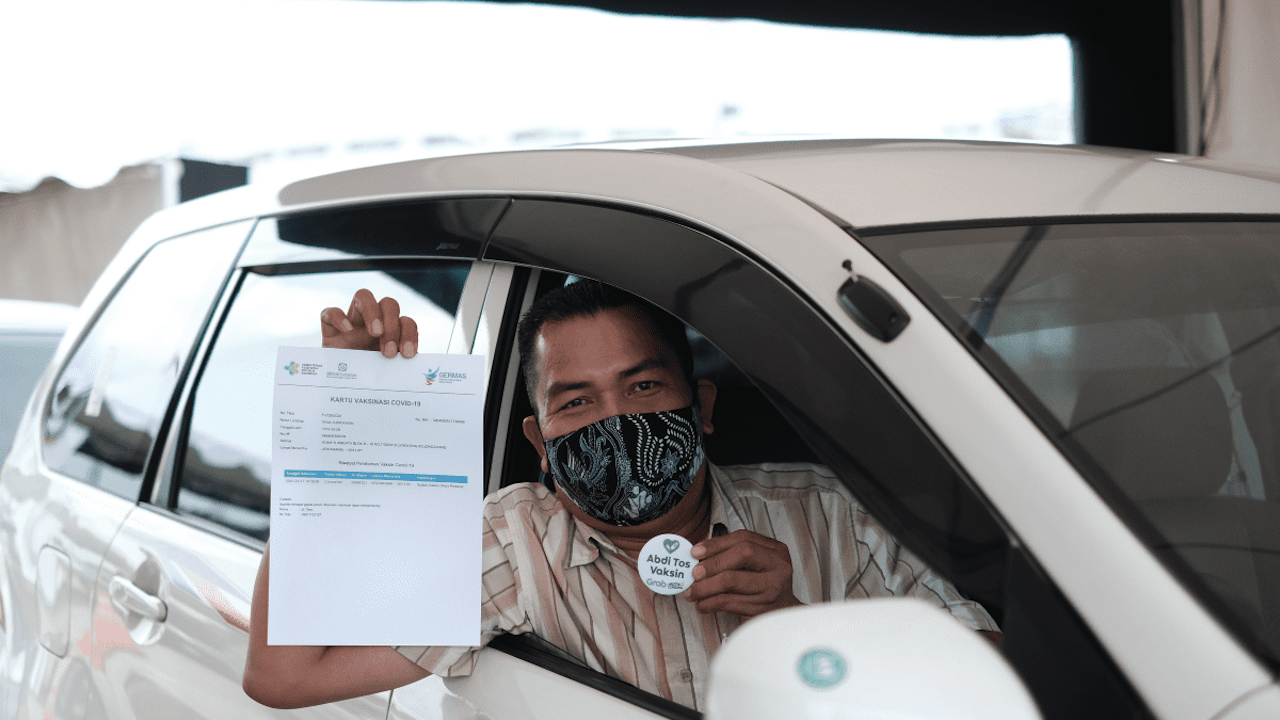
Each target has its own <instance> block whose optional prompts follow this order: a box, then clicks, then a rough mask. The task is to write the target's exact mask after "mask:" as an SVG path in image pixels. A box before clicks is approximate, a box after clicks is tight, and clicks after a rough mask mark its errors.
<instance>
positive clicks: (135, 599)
mask: <svg viewBox="0 0 1280 720" xmlns="http://www.w3.org/2000/svg"><path fill="white" fill-rule="evenodd" d="M107 591H108V592H109V593H110V594H111V602H113V603H115V604H116V606H117V607H123V608H125V609H127V610H129V611H130V612H135V613H138V614H139V615H141V616H143V617H145V618H147V619H149V620H154V621H156V622H164V619H165V618H166V617H168V616H169V607H168V606H167V605H165V604H164V601H163V600H161V599H160V598H158V597H156V596H155V595H152V594H151V593H148V592H147V591H146V590H143V589H142V588H140V587H138V586H137V585H134V584H133V583H131V582H129V581H128V580H125V579H124V578H122V577H119V576H116V577H113V578H111V584H110V585H109V586H108V588H107Z"/></svg>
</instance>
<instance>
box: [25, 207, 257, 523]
mask: <svg viewBox="0 0 1280 720" xmlns="http://www.w3.org/2000/svg"><path fill="white" fill-rule="evenodd" d="M237 226H239V227H243V228H244V238H243V239H242V240H241V241H240V245H239V247H238V248H237V249H236V251H235V252H234V253H232V258H231V262H229V263H228V264H227V269H226V272H225V274H224V275H223V277H222V280H221V283H220V284H219V285H218V287H217V289H216V290H215V291H214V297H215V298H221V297H222V296H223V295H225V294H226V291H227V287H228V284H229V283H230V282H231V278H232V277H233V275H234V268H235V265H236V263H237V262H238V261H239V258H240V256H241V254H242V253H243V252H244V248H245V245H246V244H247V243H248V241H249V238H250V237H251V236H252V234H253V230H254V228H255V226H256V221H254V220H236V221H233V222H227V223H220V224H217V225H211V226H209V227H204V228H200V229H198V230H192V231H189V232H184V233H179V234H178V235H173V236H170V237H166V238H163V239H160V240H157V241H155V242H153V243H150V244H149V245H148V246H147V247H146V249H145V250H144V251H142V252H141V253H139V254H138V256H137V257H135V258H133V260H132V262H131V263H130V265H129V266H128V268H127V269H125V270H124V271H123V272H122V273H121V274H120V277H119V279H117V280H116V282H115V283H114V284H113V285H112V286H111V288H110V290H108V291H107V293H106V294H105V295H104V296H103V297H102V299H101V301H100V302H99V303H98V304H97V306H96V307H94V309H93V312H92V313H91V314H90V315H89V316H88V317H86V318H85V319H84V322H83V324H80V325H79V326H78V331H77V334H76V336H75V338H74V339H73V340H71V341H70V342H69V343H68V345H67V349H66V351H65V352H63V353H61V355H60V356H59V355H58V354H57V351H56V350H55V355H54V362H56V366H54V367H53V368H50V369H49V370H48V372H49V373H50V383H49V387H48V388H47V390H46V392H45V396H44V397H43V398H41V400H40V403H41V407H40V414H39V418H38V422H39V432H40V435H41V438H43V437H44V432H45V430H44V428H45V423H46V422H47V420H48V418H49V414H50V412H52V409H53V398H54V394H55V393H56V392H57V385H58V383H57V380H58V378H59V377H61V375H62V373H63V372H64V371H65V370H66V368H67V364H68V363H70V362H71V361H72V360H73V359H74V358H75V357H76V353H77V352H79V350H80V347H81V346H82V345H83V344H84V341H85V340H86V339H87V338H88V337H89V335H90V334H91V333H92V332H93V331H94V329H95V328H97V327H98V322H99V321H100V320H101V319H102V316H103V315H104V314H105V313H106V312H107V309H108V308H109V307H110V306H111V303H112V302H114V301H115V299H116V297H117V296H118V295H119V294H120V292H121V290H123V289H124V287H125V285H126V284H127V283H128V282H129V280H130V279H131V278H132V277H133V276H134V272H135V271H136V270H137V269H138V268H139V267H140V266H141V265H142V263H143V262H144V261H146V259H147V258H148V257H149V256H150V254H151V251H152V250H153V249H155V248H156V247H157V246H159V245H161V244H163V243H166V242H172V241H174V240H179V239H182V238H189V237H191V236H194V235H199V234H202V233H206V232H211V231H216V230H220V229H226V228H231V227H237ZM216 306H217V302H216V301H215V302H214V303H212V304H210V306H209V308H208V310H207V311H206V312H205V315H204V317H203V318H202V320H201V322H200V324H199V325H198V326H197V328H196V331H195V335H194V340H193V341H192V344H191V346H190V347H189V348H187V351H186V355H185V358H184V361H183V364H182V366H181V367H180V368H179V369H178V373H177V375H176V377H175V378H174V386H173V389H172V391H171V392H170V395H169V402H168V403H167V404H166V406H165V411H164V413H163V415H162V416H161V419H160V423H159V425H158V426H157V428H156V437H155V438H154V439H153V440H152V443H151V447H150V448H148V450H147V457H146V460H145V461H144V463H143V468H142V482H141V484H140V485H139V488H138V495H137V497H134V498H122V499H124V500H126V501H130V502H133V503H135V504H136V503H138V502H143V501H145V499H146V498H147V497H150V496H151V495H152V493H153V488H154V486H155V478H156V476H157V474H158V472H159V470H160V468H161V467H162V465H161V458H162V457H163V452H164V448H165V447H166V446H167V445H168V444H169V442H170V439H171V437H172V434H171V433H170V429H171V427H172V423H173V419H174V416H175V414H176V409H177V407H178V405H177V399H178V397H179V395H180V394H181V393H180V391H181V389H182V388H183V387H185V386H186V384H187V381H188V379H189V377H190V374H191V370H192V368H193V367H195V364H196V361H197V358H198V357H199V355H198V353H199V350H200V348H201V346H202V343H203V342H204V337H205V336H206V335H207V334H208V330H209V327H210V324H211V323H212V322H213V319H214V318H215V317H216V316H215V314H214V312H215V309H216ZM64 341H65V338H64ZM37 457H38V462H39V464H40V470H41V472H42V473H44V474H46V475H57V476H58V477H61V478H66V479H67V480H71V481H74V482H77V483H80V484H82V485H85V486H86V487H93V486H92V485H89V484H88V483H85V482H84V481H83V480H81V479H80V478H76V477H72V476H70V475H67V474H65V473H63V472H61V471H58V470H55V469H54V468H52V467H50V466H49V464H48V463H47V462H46V461H45V455H44V447H43V442H42V443H41V447H40V449H39V452H38V453H37ZM94 489H95V490H99V491H101V492H107V491H106V490H103V489H101V488H96V487H94ZM109 494H111V495H112V497H120V496H118V495H115V494H114V493H109Z"/></svg>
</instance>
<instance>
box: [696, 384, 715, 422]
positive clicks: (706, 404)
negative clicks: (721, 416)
mask: <svg viewBox="0 0 1280 720" xmlns="http://www.w3.org/2000/svg"><path fill="white" fill-rule="evenodd" d="M716 392H717V391H716V384H715V383H713V382H711V381H710V380H699V381H698V419H699V420H701V421H702V434H703V435H710V434H711V433H713V432H715V431H716V426H715V425H712V424H711V414H712V413H713V412H715V409H716Z"/></svg>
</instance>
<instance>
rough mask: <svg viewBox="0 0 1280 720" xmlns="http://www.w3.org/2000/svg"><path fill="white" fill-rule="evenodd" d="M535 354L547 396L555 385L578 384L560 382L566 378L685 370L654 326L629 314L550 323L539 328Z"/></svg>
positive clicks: (617, 311)
mask: <svg viewBox="0 0 1280 720" xmlns="http://www.w3.org/2000/svg"><path fill="white" fill-rule="evenodd" d="M533 349H534V353H535V358H534V359H535V362H534V367H535V368H536V369H537V372H538V385H539V387H540V388H542V389H543V390H545V389H546V388H547V387H549V385H550V384H551V383H553V382H560V381H562V380H567V381H569V382H574V380H573V379H571V378H568V377H559V376H561V375H564V374H565V373H568V374H570V375H573V374H594V373H600V372H616V373H623V372H625V371H626V370H628V369H630V368H631V367H632V366H634V365H636V364H638V363H641V362H645V361H657V362H658V363H659V364H660V365H661V366H663V367H667V366H670V367H672V368H677V367H678V365H679V363H678V362H677V360H676V358H675V354H674V353H673V352H672V351H671V349H670V348H668V347H667V346H666V344H665V343H663V342H662V340H661V338H660V337H659V335H658V333H657V332H656V330H655V328H654V327H653V325H652V323H651V322H649V321H648V319H647V318H645V317H644V316H643V315H641V314H640V313H638V312H636V311H634V310H630V309H626V308H621V309H610V310H602V311H600V312H598V313H594V314H592V315H579V316H575V317H572V318H566V319H563V320H556V321H553V322H548V323H547V324H546V325H543V326H542V327H541V328H539V330H538V334H537V335H536V336H535V338H534V343H533Z"/></svg>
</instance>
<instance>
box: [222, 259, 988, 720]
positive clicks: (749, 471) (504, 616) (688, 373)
mask: <svg viewBox="0 0 1280 720" xmlns="http://www.w3.org/2000/svg"><path fill="white" fill-rule="evenodd" d="M321 327H322V331H323V335H324V344H325V345H326V346H327V347H347V348H366V349H379V350H381V351H382V353H383V354H384V355H386V356H388V357H394V356H395V355H396V354H400V355H402V356H404V357H412V356H413V355H414V354H415V353H416V345H417V333H416V327H415V325H414V323H413V321H412V320H411V319H409V318H402V317H400V315H399V307H398V305H397V304H396V303H395V301H394V300H392V299H390V298H385V299H383V300H382V301H381V302H380V303H379V302H377V301H375V299H374V298H373V296H372V294H370V293H369V292H368V291H366V290H361V291H360V292H358V293H357V294H356V296H355V298H354V299H353V301H352V304H351V307H350V309H349V310H348V312H347V313H342V312H341V311H340V310H338V309H337V308H329V309H327V310H325V311H324V313H323V315H322V321H321ZM517 334H518V343H519V350H520V355H521V361H522V368H523V369H524V372H525V378H526V382H527V386H528V391H529V396H530V400H531V402H532V404H533V407H534V411H535V413H536V415H535V416H532V417H529V418H526V419H525V420H524V426H523V429H524V434H525V436H526V437H527V438H528V439H529V441H530V442H531V443H532V444H533V446H534V447H535V448H536V449H537V450H538V453H539V455H540V457H541V462H542V469H543V471H544V472H547V473H550V474H551V475H552V477H554V478H555V481H556V492H555V493H552V492H551V491H549V490H547V489H546V488H545V487H543V486H542V485H541V484H537V483H521V484H518V485H514V486H512V487H509V488H504V489H503V490H501V491H499V492H497V493H495V494H494V495H492V496H490V497H489V498H487V499H486V501H485V506H484V511H483V519H484V523H483V525H484V551H483V552H484V569H483V574H482V593H481V596H482V603H483V607H482V611H481V615H482V625H483V627H482V639H483V640H484V642H488V640H489V639H491V638H492V637H494V636H496V635H498V634H501V633H504V632H510V633H523V632H533V633H536V634H537V635H538V636H539V637H541V638H542V639H543V640H546V641H547V642H550V643H551V644H553V645H555V646H557V647H558V648H560V649H562V650H563V651H565V652H566V653H568V654H569V655H571V656H573V657H575V658H577V659H578V660H579V661H581V662H582V663H584V664H585V665H587V666H589V667H592V668H595V669H597V670H600V671H603V672H606V673H608V674H610V675H613V676H615V677H619V678H621V679H623V680H626V681H627V682H630V683H632V684H634V685H636V686H638V687H640V688H641V689H644V690H648V691H650V692H655V693H658V694H660V695H662V696H664V697H667V698H670V699H673V700H676V701H677V702H681V703H684V704H686V705H689V706H692V707H695V708H697V707H700V706H701V704H702V701H703V697H704V692H705V682H706V678H707V672H708V668H709V663H710V659H711V656H712V655H713V654H714V653H715V650H716V649H717V648H718V647H719V644H720V642H721V641H722V640H723V639H724V638H725V637H727V636H728V634H729V633H731V632H733V630H734V629H735V628H737V626H738V625H739V624H740V623H741V622H742V621H743V620H745V619H749V618H751V617H755V616H756V615H759V614H762V613H765V612H769V611H772V610H776V609H780V608H785V607H791V606H794V605H799V604H801V603H802V602H804V603H810V602H823V601H830V600H843V599H846V598H857V597H873V596H886V595H910V596H914V597H918V598H922V599H925V600H927V601H929V602H932V603H933V604H935V605H938V606H940V607H945V608H946V609H948V610H949V611H950V612H951V613H952V614H953V615H955V616H956V617H957V618H958V619H960V620H961V621H963V622H965V623H967V624H969V625H970V626H972V627H974V628H975V629H977V630H979V631H986V632H990V633H994V632H995V631H996V628H995V625H994V623H992V622H991V619H990V617H989V616H988V615H987V614H986V612H985V611H983V610H982V608H981V607H980V606H978V605H977V604H975V603H971V602H968V601H966V600H964V599H963V598H962V597H961V596H960V595H959V594H958V593H957V592H956V591H955V589H954V588H952V587H951V586H950V585H949V584H947V583H946V582H945V581H943V580H942V579H941V578H938V577H937V576H936V575H934V574H933V573H932V572H931V571H929V570H928V569H927V568H925V567H924V566H923V564H922V563H921V562H920V561H919V560H917V559H915V558H913V557H912V556H910V555H909V553H907V552H906V551H905V550H902V549H900V548H899V547H898V546H897V544H896V543H895V542H894V541H893V539H892V538H890V537H889V536H888V534H887V533H886V532H885V531H884V530H883V529H882V528H880V526H879V525H877V524H876V523H875V521H874V520H872V519H871V518H870V517H869V516H868V515H867V514H866V513H865V512H864V511H863V510H862V509H861V508H860V507H859V506H858V505H857V504H856V502H854V501H853V499H852V498H851V497H849V496H848V494H847V492H846V491H845V490H844V489H843V487H842V486H841V485H840V483H839V482H838V481H837V480H836V479H835V478H833V477H832V476H831V475H830V474H829V473H827V472H826V471H825V469H822V468H815V467H812V466H803V467H797V466H790V465H787V466H783V465H778V466H739V467H733V468H724V469H721V468H718V467H715V466H713V465H711V464H710V463H709V462H707V461H706V460H705V457H704V455H703V452H702V442H701V436H702V434H707V433H711V432H712V431H713V430H714V426H713V424H712V417H713V410H714V407H715V399H716V388H715V386H714V385H712V384H711V383H710V382H707V381H705V380H703V381H697V382H694V380H693V369H692V366H693V362H692V356H691V353H690V350H689V345H688V341H687V339H686V336H685V333H684V327H683V325H682V324H681V323H680V322H679V321H678V320H676V319H675V318H673V317H671V316H670V315H668V314H666V313H665V312H663V311H661V310H659V309H657V308H654V307H653V306H651V305H648V304H647V303H645V302H644V301H641V300H639V299H638V298H635V297H633V296H630V295H627V294H626V293H622V292H621V291H618V290H616V289H614V288H610V287H608V286H606V285H602V284H600V283H596V282H592V281H582V282H578V283H574V284H572V285H569V286H567V287H566V288H564V289H561V290H557V291H554V292H552V293H549V294H548V295H546V296H544V297H543V298H540V299H539V300H538V301H537V302H535V304H534V306H533V307H532V308H530V310H529V312H528V313H527V314H526V316H525V317H524V318H523V319H522V320H521V323H520V327H519V330H518V333H517ZM719 531H723V533H722V532H719ZM662 533H675V534H677V535H680V536H682V537H684V538H686V539H688V540H689V541H691V542H693V543H694V547H693V556H694V557H695V558H697V559H698V560H699V563H698V565H697V566H696V567H695V568H694V570H693V578H694V582H693V584H692V586H690V587H689V588H688V590H687V591H685V592H684V593H683V594H682V595H674V596H664V595H658V594H655V593H654V592H652V591H651V590H650V589H649V588H648V587H646V586H645V585H644V583H643V582H642V581H641V580H640V577H639V575H638V574H637V570H636V558H637V556H638V555H639V553H640V549H641V548H642V547H643V545H644V544H645V543H646V542H647V541H648V540H649V539H651V538H653V537H654V536H656V535H659V534H662ZM269 554H270V550H269V549H268V552H267V554H265V555H264V556H263V562H262V566H261V568H260V569H259V572H258V580H257V585H256V587H255V591H254V596H253V610H252V619H251V627H252V629H251V633H250V648H249V660H248V664H247V666H246V668H245V682H244V685H245V691H246V692H248V693H249V695H250V696H251V697H253V698H254V699H256V700H258V701H259V702H263V703H264V704H268V705H272V706H275V707H300V706H304V705H312V704H318V703H323V702H331V701H334V700H339V699H343V698H347V697H354V696H358V695H363V694H367V693H372V692H379V691H382V690H387V689H391V688H394V687H399V686H401V685H405V684H407V683H410V682H413V681H415V680H418V679H420V678H422V677H425V676H426V675H427V674H428V673H438V674H443V675H465V674H467V673H469V672H470V671H471V668H472V666H473V664H474V660H475V655H476V653H478V652H479V648H469V647H435V648H422V647H399V648H387V647H329V648H321V647H288V646H268V645H267V644H266V635H267V623H268V622H269V618H268V615H267V597H268V592H269V588H268V570H267V568H268V564H269V562H270V561H269Z"/></svg>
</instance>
